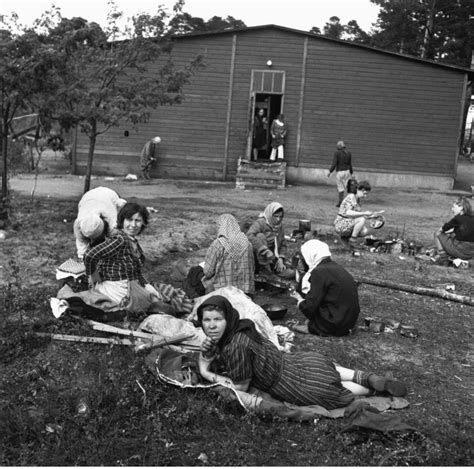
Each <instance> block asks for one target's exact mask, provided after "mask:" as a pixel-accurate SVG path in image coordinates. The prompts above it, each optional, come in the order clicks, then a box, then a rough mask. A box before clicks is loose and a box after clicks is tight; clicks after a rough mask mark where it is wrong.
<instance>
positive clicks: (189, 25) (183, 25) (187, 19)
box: [170, 12, 245, 34]
mask: <svg viewBox="0 0 474 469" xmlns="http://www.w3.org/2000/svg"><path fill="white" fill-rule="evenodd" d="M170 27H171V28H172V33H173V34H190V33H206V32H220V31H225V30H229V29H240V28H245V23H244V22H243V21H241V20H237V19H235V18H234V17H233V16H227V18H221V17H220V16H213V17H212V18H210V19H209V20H207V21H205V20H204V19H202V18H199V17H197V16H191V15H190V14H189V13H185V12H181V13H179V14H177V15H176V16H175V17H174V18H173V19H172V20H171V22H170Z"/></svg>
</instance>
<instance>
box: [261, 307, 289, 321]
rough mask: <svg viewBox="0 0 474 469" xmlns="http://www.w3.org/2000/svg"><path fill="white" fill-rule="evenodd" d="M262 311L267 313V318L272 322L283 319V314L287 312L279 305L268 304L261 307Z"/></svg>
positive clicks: (286, 309)
mask: <svg viewBox="0 0 474 469" xmlns="http://www.w3.org/2000/svg"><path fill="white" fill-rule="evenodd" d="M262 309H263V310H264V311H265V312H266V313H267V316H268V317H269V318H270V319H271V320H272V321H275V320H278V319H283V317H284V316H285V314H286V313H287V311H288V308H285V307H284V306H282V305H279V304H269V303H266V304H264V305H262Z"/></svg>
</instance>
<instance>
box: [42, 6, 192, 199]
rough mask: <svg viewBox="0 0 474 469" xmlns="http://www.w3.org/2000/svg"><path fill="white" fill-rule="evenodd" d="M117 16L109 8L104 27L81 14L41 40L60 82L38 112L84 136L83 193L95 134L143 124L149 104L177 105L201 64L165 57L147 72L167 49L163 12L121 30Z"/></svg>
mask: <svg viewBox="0 0 474 469" xmlns="http://www.w3.org/2000/svg"><path fill="white" fill-rule="evenodd" d="M121 16H122V14H121V13H120V12H117V11H116V10H114V9H113V10H112V12H111V13H110V14H109V18H108V19H109V22H108V27H107V28H106V29H105V30H102V28H101V27H100V26H99V25H98V24H96V23H90V22H88V21H87V20H85V19H83V18H72V19H61V21H60V22H59V24H57V25H56V26H54V27H48V26H47V25H46V26H47V28H46V29H47V34H46V35H45V37H44V40H45V42H46V43H47V44H48V45H50V46H51V47H52V48H53V49H54V50H55V52H56V54H57V56H58V57H61V59H62V60H61V65H60V66H58V68H57V72H58V76H59V77H60V79H61V83H60V86H59V87H58V90H57V91H56V93H55V94H54V95H52V96H50V97H49V99H48V100H47V101H45V102H44V103H43V111H44V112H48V113H49V115H51V116H52V117H54V118H56V119H58V120H59V121H60V122H61V125H62V126H63V127H66V128H70V127H75V126H78V127H79V129H80V130H81V131H82V132H83V133H85V134H86V135H87V137H88V139H89V152H88V160H87V171H86V177H85V182H84V192H86V191H88V190H89V188H90V180H91V174H92V165H93V158H94V150H95V145H96V141H97V137H98V136H99V135H101V134H103V133H105V132H107V131H108V130H109V129H110V128H111V127H113V126H116V125H118V123H119V122H121V121H127V120H128V121H130V122H131V123H132V124H138V123H140V122H146V121H147V119H148V118H149V115H150V109H151V108H156V107H157V106H160V105H166V104H175V103H180V102H181V101H182V99H183V85H184V84H186V83H187V82H188V80H189V79H190V77H191V75H192V73H193V72H194V71H195V69H196V67H198V66H199V65H200V58H199V57H197V58H196V60H195V61H193V62H192V63H190V64H188V65H187V66H186V67H183V68H182V69H179V70H176V69H175V67H174V65H173V63H172V62H171V60H170V59H169V58H168V59H166V57H165V60H163V61H162V66H161V68H160V69H159V70H158V71H156V70H154V72H153V73H150V72H149V71H148V68H147V67H149V66H150V65H151V64H155V63H156V61H157V60H158V58H159V57H160V56H162V55H163V54H166V53H167V52H169V51H170V50H171V42H170V40H169V36H168V32H167V31H166V19H167V16H166V14H165V13H164V12H163V11H162V10H160V11H159V12H158V14H157V15H155V16H150V15H138V16H136V17H134V18H133V24H132V26H131V27H126V28H125V29H124V30H122V29H121V28H120V27H119V26H118V24H119V20H120V18H121ZM119 36H121V37H122V38H121V39H120V40H118V39H117V38H118V37H119ZM123 37H125V38H123Z"/></svg>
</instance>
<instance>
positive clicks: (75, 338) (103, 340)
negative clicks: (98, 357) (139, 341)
mask: <svg viewBox="0 0 474 469" xmlns="http://www.w3.org/2000/svg"><path fill="white" fill-rule="evenodd" d="M35 335H36V336H38V337H48V338H50V339H53V340H65V341H67V342H89V343H94V344H116V345H135V344H136V341H134V340H133V341H132V340H130V339H119V338H116V339H114V338H107V337H87V336H82V335H67V334H50V333H48V332H35Z"/></svg>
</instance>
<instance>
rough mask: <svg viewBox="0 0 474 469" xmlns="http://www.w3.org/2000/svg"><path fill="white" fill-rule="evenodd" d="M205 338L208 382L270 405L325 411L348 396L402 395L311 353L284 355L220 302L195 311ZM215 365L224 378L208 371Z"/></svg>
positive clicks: (395, 387) (203, 367)
mask: <svg viewBox="0 0 474 469" xmlns="http://www.w3.org/2000/svg"><path fill="white" fill-rule="evenodd" d="M197 316H198V321H199V323H200V324H201V325H202V328H203V331H204V333H205V334H206V336H207V337H206V338H205V339H204V341H203V343H202V345H201V353H200V357H199V370H200V373H201V375H202V377H203V378H204V379H206V380H208V381H210V382H214V383H223V384H229V379H230V380H231V381H232V384H233V385H234V387H235V388H236V389H238V390H241V391H247V389H248V388H249V387H250V386H252V387H254V388H257V389H259V390H261V391H264V392H267V393H269V394H270V395H271V396H273V397H274V398H276V399H279V400H281V401H285V402H289V403H291V404H295V405H312V404H316V405H320V406H322V407H324V408H325V409H327V410H331V409H336V408H339V407H345V406H347V405H348V404H349V403H351V402H352V400H353V399H354V396H363V395H368V394H371V393H372V391H374V390H375V391H385V392H388V393H389V394H391V395H393V396H403V395H405V394H406V387H405V385H404V384H403V383H401V382H400V381H396V380H394V379H389V378H384V377H381V376H378V375H376V374H374V373H366V372H363V371H359V370H351V369H349V368H343V367H341V366H338V365H335V364H334V363H333V362H332V361H331V360H328V359H327V358H325V357H324V356H323V355H321V354H319V353H317V352H300V353H294V354H287V353H282V352H280V351H279V350H278V349H277V347H276V346H275V345H274V344H272V343H271V342H270V341H269V340H268V339H266V338H265V337H263V336H262V335H261V334H260V333H259V332H258V331H257V330H256V328H255V324H254V323H253V321H251V320H248V319H247V320H241V319H240V316H239V313H238V312H237V310H235V309H234V308H233V306H232V305H231V303H230V302H229V301H228V300H227V299H226V298H224V297H222V296H219V295H215V296H211V297H210V298H208V299H207V300H206V301H204V302H203V303H202V304H201V305H200V306H199V308H198V311H197ZM214 361H216V362H217V364H218V365H219V367H223V369H224V370H225V374H226V376H223V375H222V374H216V373H215V372H213V371H211V370H210V365H211V363H212V362H214Z"/></svg>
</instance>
